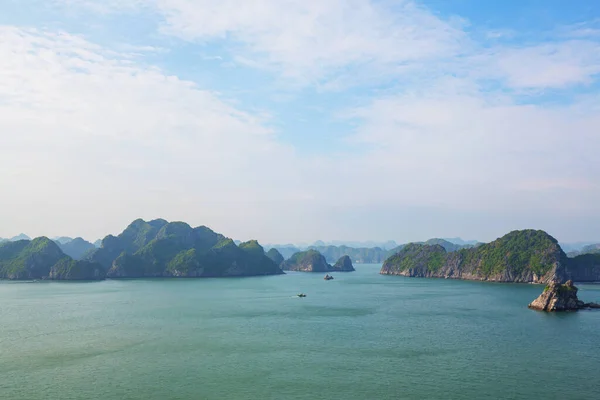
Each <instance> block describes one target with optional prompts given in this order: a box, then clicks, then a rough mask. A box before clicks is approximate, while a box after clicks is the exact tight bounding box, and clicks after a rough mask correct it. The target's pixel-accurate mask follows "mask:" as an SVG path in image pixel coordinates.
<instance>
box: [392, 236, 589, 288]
mask: <svg viewBox="0 0 600 400" xmlns="http://www.w3.org/2000/svg"><path fill="white" fill-rule="evenodd" d="M380 273H381V274H385V275H403V276H411V277H427V278H450V279H467V280H482V281H494V282H526V283H550V282H552V281H556V280H557V281H561V282H565V281H567V280H569V279H571V280H574V281H580V282H595V281H600V256H596V255H585V256H579V257H575V258H573V259H569V258H567V256H566V254H565V252H564V251H563V250H562V249H561V247H560V246H559V244H558V242H557V240H556V239H555V238H553V237H552V236H550V235H548V234H547V233H546V232H544V231H539V230H537V231H536V230H522V231H513V232H510V233H509V234H507V235H505V236H503V237H501V238H499V239H496V240H494V241H493V242H491V243H487V244H482V245H479V246H477V247H473V248H463V249H459V250H457V251H454V252H447V251H446V249H444V247H442V246H441V245H437V244H436V245H427V244H408V245H406V246H404V247H403V248H402V249H401V250H400V251H399V252H397V253H396V254H394V255H393V256H391V257H389V258H388V259H387V260H386V261H385V262H384V263H383V266H382V268H381V271H380Z"/></svg>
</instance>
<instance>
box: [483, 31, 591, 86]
mask: <svg viewBox="0 0 600 400" xmlns="http://www.w3.org/2000/svg"><path fill="white" fill-rule="evenodd" d="M489 64H490V67H492V68H494V67H495V68H497V69H498V72H499V73H500V74H503V75H505V76H506V79H507V80H508V85H510V86H511V87H514V88H564V87H568V86H572V85H576V84H587V83H590V82H591V81H592V77H593V76H594V75H597V74H598V73H600V43H597V42H593V41H584V40H579V41H576V40H570V41H566V42H556V43H554V42H553V43H546V44H541V45H537V46H531V47H523V48H515V49H502V50H499V51H497V52H496V53H495V54H493V55H491V57H490V59H489ZM488 73H490V72H489V71H488ZM491 74H492V76H493V74H494V72H493V70H492V71H491Z"/></svg>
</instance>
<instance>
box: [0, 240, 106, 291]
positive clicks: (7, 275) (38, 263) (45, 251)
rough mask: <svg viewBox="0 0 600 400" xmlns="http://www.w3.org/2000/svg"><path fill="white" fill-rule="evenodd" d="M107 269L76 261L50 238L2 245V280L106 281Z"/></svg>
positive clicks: (0, 255)
mask: <svg viewBox="0 0 600 400" xmlns="http://www.w3.org/2000/svg"><path fill="white" fill-rule="evenodd" d="M105 275H106V270H105V269H104V268H103V267H102V266H101V265H100V264H98V263H94V262H85V261H76V260H73V259H72V258H71V257H69V256H68V255H66V254H65V253H63V252H62V251H61V249H60V248H59V247H58V245H57V244H56V243H55V242H53V241H52V240H50V239H48V238H47V237H38V238H35V239H33V240H17V241H14V242H3V243H1V244H0V279H12V280H19V279H21V280H22V279H26V280H30V279H53V280H97V279H104V277H105Z"/></svg>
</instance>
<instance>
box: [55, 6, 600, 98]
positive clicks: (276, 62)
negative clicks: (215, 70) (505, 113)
mask: <svg viewBox="0 0 600 400" xmlns="http://www.w3.org/2000/svg"><path fill="white" fill-rule="evenodd" d="M55 1H57V2H59V3H63V4H67V5H70V6H72V5H79V6H86V7H88V8H91V9H95V8H97V7H99V6H98V4H101V5H102V9H103V10H105V11H106V10H112V11H114V12H122V11H123V10H131V9H135V8H138V9H141V8H144V9H146V10H152V11H153V12H155V13H157V14H158V15H160V16H161V18H162V20H161V22H160V23H159V24H160V26H161V28H160V29H161V31H162V33H164V34H167V35H171V36H175V37H178V38H181V39H184V40H187V41H192V42H199V43H210V42H219V43H224V46H225V47H226V48H228V50H229V51H231V52H232V53H233V54H232V56H233V58H234V59H235V60H236V61H237V62H238V63H240V64H243V65H245V66H249V67H252V68H264V69H267V70H271V71H273V72H275V73H276V74H277V76H280V77H283V78H285V79H286V85H294V86H298V85H299V86H305V85H317V86H318V87H319V89H321V90H338V91H340V90H344V89H346V88H347V87H351V86H354V85H365V86H369V85H376V84H379V83H380V82H381V81H382V80H387V81H389V80H390V79H393V80H395V81H396V82H398V83H399V84H401V85H403V86H407V85H408V86H421V85H422V81H424V80H438V79H439V78H441V77H445V76H457V75H458V76H466V75H468V76H470V77H472V78H473V79H481V80H490V79H492V80H500V81H502V82H503V83H504V84H506V85H508V87H510V88H513V89H517V90H521V89H545V88H565V87H569V86H572V85H578V84H587V83H589V82H590V81H591V79H592V77H593V76H594V75H596V74H598V72H600V43H598V42H597V41H594V40H591V39H593V38H589V37H588V38H587V39H586V38H585V37H587V36H590V33H593V30H594V28H593V24H592V25H591V24H590V23H582V24H578V25H574V26H570V27H568V28H567V29H566V31H567V32H569V35H568V37H571V38H572V37H577V36H578V37H580V38H581V40H569V39H567V40H563V39H564V35H563V37H562V39H561V38H560V37H559V39H556V40H551V41H548V42H546V43H534V44H529V45H522V46H518V47H515V46H512V47H511V46H507V45H501V44H496V45H493V46H486V45H485V44H484V43H481V42H479V41H478V40H477V39H476V38H475V37H471V36H469V35H468V34H467V33H466V31H465V29H464V27H465V26H466V25H467V22H466V21H464V20H462V19H460V18H458V17H447V18H445V19H444V18H441V17H440V16H438V15H434V14H433V13H432V12H431V11H430V10H429V9H428V8H426V7H424V6H421V5H420V4H419V3H418V2H416V1H414V0H401V1H391V0H383V1H374V0H327V1H306V0H247V1H243V2H241V1H238V0H220V1H213V0H120V1H114V2H113V1H108V2H97V1H94V0H55ZM509 35H512V36H514V35H516V33H515V32H513V31H511V30H508V29H496V30H493V31H488V32H485V34H484V36H487V37H488V39H489V38H496V39H497V38H499V37H507V36H509ZM584 36H585V37H584ZM524 42H526V38H524Z"/></svg>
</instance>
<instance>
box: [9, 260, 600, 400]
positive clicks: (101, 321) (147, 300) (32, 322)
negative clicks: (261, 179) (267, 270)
mask: <svg viewBox="0 0 600 400" xmlns="http://www.w3.org/2000/svg"><path fill="white" fill-rule="evenodd" d="M378 272H379V265H358V266H357V271H356V272H353V273H346V274H343V273H337V274H334V276H335V280H333V281H329V282H326V281H324V280H323V274H307V273H290V274H287V275H285V276H273V277H260V278H242V279H181V280H179V279H175V280H127V281H112V280H109V281H104V282H95V283H73V282H43V283H13V282H10V283H8V282H2V283H0V399H15V400H20V399H27V400H36V399H61V400H62V399H65V400H67V399H88V400H93V399H132V400H133V399H140V400H142V399H143V400H147V399H157V400H158V399H160V400H163V399H422V398H427V399H536V398H541V397H545V398H547V399H565V398H569V399H598V398H600V397H599V396H600V380H599V379H598V374H599V370H600V312H594V311H582V312H577V313H566V314H545V313H540V312H535V311H531V310H529V309H527V304H528V303H529V302H530V301H531V300H533V299H534V298H535V297H537V296H538V295H539V293H540V292H541V290H542V288H541V287H540V286H533V285H512V284H490V283H480V282H463V281H450V280H439V279H416V278H403V277H392V276H380V275H378ZM579 287H580V298H582V299H583V300H585V301H598V302H600V286H594V285H579ZM299 292H305V293H306V294H307V295H308V297H306V298H304V299H301V298H298V297H295V294H297V293H299Z"/></svg>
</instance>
